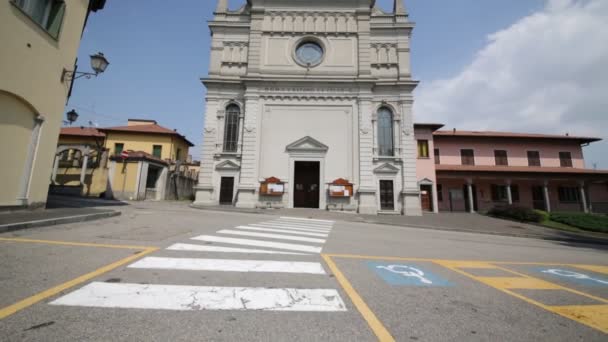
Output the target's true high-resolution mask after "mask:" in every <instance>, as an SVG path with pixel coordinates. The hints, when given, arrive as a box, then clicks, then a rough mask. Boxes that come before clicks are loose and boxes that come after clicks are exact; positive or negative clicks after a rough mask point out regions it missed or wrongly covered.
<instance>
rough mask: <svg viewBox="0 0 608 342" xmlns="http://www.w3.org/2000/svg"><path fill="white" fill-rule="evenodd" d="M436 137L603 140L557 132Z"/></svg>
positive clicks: (457, 133)
mask: <svg viewBox="0 0 608 342" xmlns="http://www.w3.org/2000/svg"><path fill="white" fill-rule="evenodd" d="M433 135H434V136H436V137H478V138H516V139H560V140H579V141H580V142H581V143H589V142H595V141H600V140H602V139H601V138H595V137H580V136H571V135H557V134H536V133H515V132H495V131H458V130H456V131H436V132H435V133H433Z"/></svg>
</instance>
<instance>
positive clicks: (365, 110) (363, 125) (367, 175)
mask: <svg viewBox="0 0 608 342" xmlns="http://www.w3.org/2000/svg"><path fill="white" fill-rule="evenodd" d="M357 107H358V109H359V178H360V182H361V184H359V189H358V196H359V213H361V214H371V215H373V214H376V213H377V206H376V188H377V186H376V184H374V174H373V159H374V154H373V150H374V135H373V127H372V95H371V92H365V93H363V94H360V96H359V100H358V106H357Z"/></svg>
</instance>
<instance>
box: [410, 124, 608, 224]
mask: <svg viewBox="0 0 608 342" xmlns="http://www.w3.org/2000/svg"><path fill="white" fill-rule="evenodd" d="M441 127H443V125H441V124H416V125H415V137H416V140H417V141H418V161H417V164H416V166H417V175H418V180H419V184H420V190H421V197H422V205H423V209H424V210H426V211H434V212H437V211H468V212H475V211H487V210H489V209H490V208H492V207H494V206H496V205H505V204H517V205H521V206H526V207H530V208H536V209H542V210H547V211H585V212H589V211H593V212H608V170H592V169H587V168H585V161H584V158H583V150H582V147H583V146H585V145H588V144H590V143H592V142H596V141H599V140H601V139H599V138H590V137H577V136H568V135H545V134H522V133H509V132H489V131H482V132H475V131H457V130H453V131H439V130H438V129H440V128H441Z"/></svg>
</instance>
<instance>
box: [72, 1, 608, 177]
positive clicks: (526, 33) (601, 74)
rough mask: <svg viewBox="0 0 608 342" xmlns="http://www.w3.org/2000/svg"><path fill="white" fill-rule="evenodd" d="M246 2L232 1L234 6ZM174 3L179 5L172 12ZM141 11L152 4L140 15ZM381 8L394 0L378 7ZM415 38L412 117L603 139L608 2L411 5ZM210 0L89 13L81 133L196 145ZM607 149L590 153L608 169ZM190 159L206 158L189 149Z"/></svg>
mask: <svg viewBox="0 0 608 342" xmlns="http://www.w3.org/2000/svg"><path fill="white" fill-rule="evenodd" d="M243 2H244V0H240V1H239V0H230V6H231V8H238V7H239V4H241V3H243ZM177 3H179V5H176V4H177ZM142 4H145V6H142ZM378 4H379V6H380V7H382V8H384V9H391V8H392V1H390V0H379V1H378ZM405 6H406V8H407V10H408V12H409V17H410V20H411V21H413V22H415V23H416V27H415V29H414V32H413V36H412V46H411V54H412V56H411V58H412V74H413V77H414V78H415V79H416V80H419V81H420V85H419V87H418V89H416V91H415V104H414V119H415V120H416V121H417V122H440V123H444V124H445V125H446V126H445V127H446V129H452V128H457V129H462V130H465V129H466V130H494V131H516V132H536V133H547V134H566V133H569V134H570V135H584V136H597V137H600V138H604V139H608V132H607V130H608V113H607V110H606V108H607V107H608V44H607V43H606V42H608V26H607V25H606V23H608V1H606V0H458V1H445V0H405ZM214 8H215V1H214V0H180V1H179V2H174V1H166V0H130V1H118V0H109V1H107V3H106V6H105V8H104V9H103V10H102V11H100V12H97V13H95V14H92V15H91V17H90V19H89V23H88V25H87V27H86V29H85V32H84V35H83V39H82V42H81V46H80V50H79V56H78V58H79V70H80V71H88V70H89V69H90V67H89V65H88V64H89V55H91V54H94V53H96V52H98V51H101V52H103V53H104V54H105V56H106V57H107V58H108V60H109V61H110V66H109V67H108V69H107V70H106V72H105V73H104V74H102V75H100V76H99V77H97V78H93V79H89V80H87V79H85V78H81V79H78V80H76V82H75V85H74V90H73V93H72V97H71V98H70V100H69V103H68V105H67V107H66V111H68V110H70V109H75V110H76V111H77V112H78V113H79V114H80V117H79V119H78V122H77V123H76V124H78V125H84V126H89V125H99V126H101V127H103V126H118V125H126V122H127V118H146V119H154V120H157V121H158V123H159V124H160V125H163V126H166V127H169V128H175V129H177V130H178V132H180V133H181V134H184V135H186V136H187V137H188V139H190V140H191V141H193V142H194V143H195V144H197V145H199V144H200V142H201V140H202V128H203V121H204V116H205V101H204V97H205V88H204V86H203V85H202V84H201V82H200V78H201V77H204V76H206V75H207V69H208V64H209V44H210V35H209V29H208V28H207V21H208V20H210V19H211V18H212V13H213V10H214ZM607 149H608V142H605V141H604V142H600V143H595V144H592V145H590V146H588V147H585V150H584V151H585V158H586V161H587V167H594V166H596V167H597V168H605V169H608V153H606V152H605V150H607ZM191 154H193V156H194V158H195V159H198V157H199V155H200V151H199V149H198V148H197V147H194V148H193V149H191Z"/></svg>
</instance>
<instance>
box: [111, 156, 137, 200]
mask: <svg viewBox="0 0 608 342" xmlns="http://www.w3.org/2000/svg"><path fill="white" fill-rule="evenodd" d="M138 166H139V162H132V163H119V162H117V163H116V168H115V169H114V180H113V181H112V192H114V193H133V194H134V193H135V191H136V188H137V186H136V182H137V168H138Z"/></svg>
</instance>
